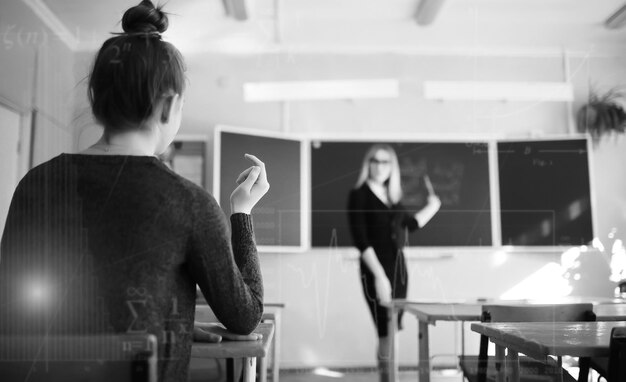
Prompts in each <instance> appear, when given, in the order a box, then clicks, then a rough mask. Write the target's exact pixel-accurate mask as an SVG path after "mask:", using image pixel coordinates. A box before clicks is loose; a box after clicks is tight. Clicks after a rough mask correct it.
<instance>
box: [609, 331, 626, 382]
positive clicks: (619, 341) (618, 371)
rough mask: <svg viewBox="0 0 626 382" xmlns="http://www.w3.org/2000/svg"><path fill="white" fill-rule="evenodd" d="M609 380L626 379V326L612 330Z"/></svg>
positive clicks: (617, 381)
mask: <svg viewBox="0 0 626 382" xmlns="http://www.w3.org/2000/svg"><path fill="white" fill-rule="evenodd" d="M609 346H610V348H611V354H610V355H609V382H620V381H622V382H623V381H626V327H617V328H613V329H612V330H611V343H610V345H609Z"/></svg>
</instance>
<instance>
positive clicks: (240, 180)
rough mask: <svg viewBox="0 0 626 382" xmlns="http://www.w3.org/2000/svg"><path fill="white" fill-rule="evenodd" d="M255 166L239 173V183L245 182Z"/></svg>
mask: <svg viewBox="0 0 626 382" xmlns="http://www.w3.org/2000/svg"><path fill="white" fill-rule="evenodd" d="M253 168H254V166H250V167H248V168H247V169H245V170H243V171H242V172H241V174H239V176H238V177H237V180H236V182H237V184H241V182H243V181H244V180H245V179H246V178H247V177H248V174H249V173H250V171H252V169H253Z"/></svg>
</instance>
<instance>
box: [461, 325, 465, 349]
mask: <svg viewBox="0 0 626 382" xmlns="http://www.w3.org/2000/svg"><path fill="white" fill-rule="evenodd" d="M464 356H465V321H461V357H464Z"/></svg>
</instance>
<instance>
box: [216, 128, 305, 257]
mask: <svg viewBox="0 0 626 382" xmlns="http://www.w3.org/2000/svg"><path fill="white" fill-rule="evenodd" d="M218 134H219V136H217V137H216V139H218V140H219V142H220V144H219V173H220V174H219V202H220V205H221V206H222V208H223V209H224V210H225V211H227V212H230V211H229V209H230V194H231V193H232V192H233V190H234V188H235V186H236V183H235V180H236V179H237V177H238V176H239V174H240V173H241V172H242V171H243V170H244V169H246V168H248V167H249V166H251V162H249V161H248V160H247V159H245V158H244V154H246V153H249V154H254V155H256V156H257V157H258V158H259V159H261V160H262V161H263V162H264V163H265V166H266V168H267V172H268V181H269V183H270V190H269V191H268V193H267V194H266V195H265V196H264V197H263V198H262V199H261V200H260V201H259V203H258V204H257V205H256V206H255V208H254V209H253V211H252V212H253V214H252V215H253V220H254V232H255V235H256V240H257V244H258V245H259V246H272V247H300V246H302V245H303V243H302V232H301V231H302V223H301V220H302V218H301V217H302V208H301V198H302V193H301V187H300V178H301V169H300V165H301V160H300V155H301V154H300V153H301V143H300V141H298V140H291V139H282V138H274V137H268V136H258V135H252V134H247V133H238V132H229V131H219V132H218ZM260 249H262V248H260Z"/></svg>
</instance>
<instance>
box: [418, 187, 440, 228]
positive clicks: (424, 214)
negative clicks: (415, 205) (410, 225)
mask: <svg viewBox="0 0 626 382" xmlns="http://www.w3.org/2000/svg"><path fill="white" fill-rule="evenodd" d="M424 182H425V183H426V189H427V190H428V200H427V204H426V205H425V206H424V208H422V209H421V210H419V211H417V212H416V213H415V220H417V224H418V225H419V226H420V227H423V226H425V225H426V223H428V222H429V221H430V219H432V217H433V216H435V214H436V213H437V211H439V208H441V200H440V199H439V197H438V196H437V195H435V190H434V188H433V185H432V183H431V182H430V178H428V176H424Z"/></svg>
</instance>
